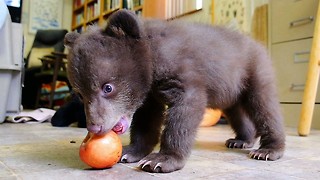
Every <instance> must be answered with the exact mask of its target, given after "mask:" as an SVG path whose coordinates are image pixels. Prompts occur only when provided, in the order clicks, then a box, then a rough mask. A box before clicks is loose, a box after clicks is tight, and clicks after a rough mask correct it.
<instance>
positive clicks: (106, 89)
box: [102, 84, 114, 95]
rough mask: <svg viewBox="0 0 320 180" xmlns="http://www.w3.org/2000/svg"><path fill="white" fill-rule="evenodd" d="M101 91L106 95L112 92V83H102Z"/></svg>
mask: <svg viewBox="0 0 320 180" xmlns="http://www.w3.org/2000/svg"><path fill="white" fill-rule="evenodd" d="M102 91H103V93H104V94H106V95H110V93H112V92H113V91H114V88H113V85H111V84H104V85H103V86H102Z"/></svg>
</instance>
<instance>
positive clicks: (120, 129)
mask: <svg viewBox="0 0 320 180" xmlns="http://www.w3.org/2000/svg"><path fill="white" fill-rule="evenodd" d="M128 126H129V125H128V121H127V120H126V119H125V117H121V119H120V120H119V122H118V123H117V124H116V125H115V126H114V127H113V128H112V130H113V131H114V132H115V133H117V134H123V133H124V132H126V130H127V129H128Z"/></svg>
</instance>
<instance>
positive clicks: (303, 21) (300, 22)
mask: <svg viewBox="0 0 320 180" xmlns="http://www.w3.org/2000/svg"><path fill="white" fill-rule="evenodd" d="M313 20H314V17H313V16H309V17H306V18H302V19H298V20H295V21H292V22H290V27H294V26H299V25H303V24H307V23H311V22H312V21H313Z"/></svg>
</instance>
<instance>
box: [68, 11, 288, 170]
mask: <svg viewBox="0 0 320 180" xmlns="http://www.w3.org/2000/svg"><path fill="white" fill-rule="evenodd" d="M65 45H66V46H67V47H69V50H70V54H69V64H68V75H69V79H70V82H71V84H72V86H73V88H74V91H75V92H76V93H78V94H79V96H80V97H81V99H82V101H83V103H84V109H85V114H86V121H87V128H88V130H89V131H90V132H92V133H96V134H103V133H106V132H108V131H110V130H114V131H115V132H117V133H118V134H121V133H124V132H125V131H126V130H127V129H128V128H129V127H130V131H131V134H130V141H131V142H130V145H128V146H125V147H124V150H123V154H122V157H121V162H122V163H132V162H137V161H140V163H139V166H140V168H141V169H143V170H144V171H149V172H172V171H175V170H178V169H181V168H183V166H184V165H185V163H186V160H187V158H188V156H189V155H190V152H191V148H192V145H193V142H194V138H195V135H196V131H197V127H198V125H199V124H200V121H201V119H202V117H203V114H204V111H205V108H206V107H211V108H220V109H222V110H223V111H224V113H225V114H226V116H227V118H228V122H229V124H230V125H231V127H232V128H233V130H234V132H235V134H236V137H235V138H234V139H229V140H227V141H226V146H227V147H228V148H251V147H252V146H253V145H254V143H255V141H256V139H257V138H259V137H260V148H259V149H257V150H252V151H251V152H250V157H251V158H254V159H259V160H276V159H279V158H281V157H282V155H283V152H284V149H285V135H284V130H283V124H282V115H281V113H280V109H279V103H278V99H277V94H276V88H275V83H274V74H273V70H272V67H271V61H270V59H269V57H268V55H267V52H266V50H265V49H264V48H263V47H262V46H261V45H260V44H258V43H256V42H255V41H253V40H252V39H250V38H249V37H247V36H244V35H241V34H239V33H236V32H233V31H230V30H226V29H224V28H219V27H212V26H209V25H200V24H188V23H182V22H177V21H172V22H166V21H160V20H140V19H138V18H137V17H136V16H135V15H134V14H133V13H131V12H130V11H127V10H119V11H118V12H116V13H114V14H113V15H112V16H111V17H110V18H109V21H108V24H107V26H106V27H105V28H103V29H101V28H99V27H97V26H92V27H91V28H89V29H88V31H87V32H85V33H83V34H81V35H80V34H79V33H76V32H71V33H68V34H67V35H66V37H65ZM160 136H161V138H160ZM159 141H160V151H159V152H157V153H152V151H153V148H154V147H155V145H156V144H157V143H159Z"/></svg>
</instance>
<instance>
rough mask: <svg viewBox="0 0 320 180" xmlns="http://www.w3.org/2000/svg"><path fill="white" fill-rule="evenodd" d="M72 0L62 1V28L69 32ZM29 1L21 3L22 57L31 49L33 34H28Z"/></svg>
mask: <svg viewBox="0 0 320 180" xmlns="http://www.w3.org/2000/svg"><path fill="white" fill-rule="evenodd" d="M72 2H73V1H72V0H63V15H62V28H63V29H67V30H68V31H70V30H71V23H72ZM29 4H30V1H29V0H25V1H23V7H22V21H21V23H22V24H23V31H24V37H25V49H24V56H25V57H26V56H27V55H28V53H29V51H30V49H31V46H32V43H33V40H34V37H35V34H32V33H29V15H30V14H29V7H30V6H29Z"/></svg>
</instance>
